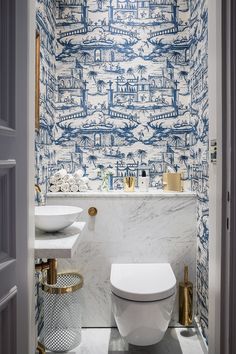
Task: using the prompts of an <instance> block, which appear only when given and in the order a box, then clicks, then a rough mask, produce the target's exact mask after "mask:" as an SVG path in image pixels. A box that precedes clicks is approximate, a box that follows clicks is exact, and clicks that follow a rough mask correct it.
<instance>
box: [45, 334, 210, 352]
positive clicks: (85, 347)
mask: <svg viewBox="0 0 236 354" xmlns="http://www.w3.org/2000/svg"><path fill="white" fill-rule="evenodd" d="M47 353H48V354H49V353H51V352H47ZM69 353H70V354H190V353H191V354H203V351H202V348H201V344H200V342H199V339H198V336H197V334H196V330H195V329H185V328H169V329H168V330H167V332H166V335H165V337H164V339H163V340H162V341H161V342H160V343H158V344H156V345H153V346H149V347H136V346H133V345H128V344H127V343H125V341H124V340H123V339H122V338H121V336H120V334H119V332H118V330H117V329H109V328H106V329H103V328H99V329H97V328H89V329H83V330H82V342H81V344H80V346H79V347H78V348H76V349H74V350H72V351H70V352H69ZM51 354H52V353H51Z"/></svg>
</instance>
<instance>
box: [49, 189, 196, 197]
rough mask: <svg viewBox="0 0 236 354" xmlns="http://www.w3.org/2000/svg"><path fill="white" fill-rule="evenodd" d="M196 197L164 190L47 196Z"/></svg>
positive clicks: (189, 193) (192, 193)
mask: <svg viewBox="0 0 236 354" xmlns="http://www.w3.org/2000/svg"><path fill="white" fill-rule="evenodd" d="M195 196H196V193H195V192H192V191H185V192H164V191H162V190H152V189H150V190H149V192H140V191H138V190H137V191H134V192H124V191H109V192H99V191H88V192H75V193H74V192H69V193H63V192H58V193H51V192H49V193H48V194H47V197H48V198H65V197H69V198H79V197H82V198H91V197H96V198H143V197H145V198H147V197H149V198H158V197H160V198H173V197H174V198H176V197H177V198H182V197H190V198H194V197H195Z"/></svg>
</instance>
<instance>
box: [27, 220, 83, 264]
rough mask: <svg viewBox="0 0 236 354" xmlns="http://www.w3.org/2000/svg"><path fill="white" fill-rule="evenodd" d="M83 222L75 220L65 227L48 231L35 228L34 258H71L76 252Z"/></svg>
mask: <svg viewBox="0 0 236 354" xmlns="http://www.w3.org/2000/svg"><path fill="white" fill-rule="evenodd" d="M84 228H85V222H75V223H74V224H72V225H71V226H69V227H67V228H66V229H64V230H62V231H59V232H54V233H49V232H43V231H40V230H37V229H36V233H35V246H34V254H35V258H72V257H74V256H75V255H76V254H77V251H78V245H79V243H80V242H81V238H82V234H83V230H84Z"/></svg>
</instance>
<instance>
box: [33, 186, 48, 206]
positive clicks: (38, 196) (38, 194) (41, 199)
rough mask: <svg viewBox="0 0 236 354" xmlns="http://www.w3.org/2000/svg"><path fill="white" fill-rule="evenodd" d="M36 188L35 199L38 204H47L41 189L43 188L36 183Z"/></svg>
mask: <svg viewBox="0 0 236 354" xmlns="http://www.w3.org/2000/svg"><path fill="white" fill-rule="evenodd" d="M34 190H35V192H36V197H35V201H36V203H37V204H38V206H41V205H45V204H46V202H45V199H46V198H45V195H43V194H42V190H41V188H40V187H39V185H38V184H35V185H34Z"/></svg>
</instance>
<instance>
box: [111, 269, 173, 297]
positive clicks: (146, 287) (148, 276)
mask: <svg viewBox="0 0 236 354" xmlns="http://www.w3.org/2000/svg"><path fill="white" fill-rule="evenodd" d="M110 282H111V290H112V292H113V293H114V294H115V295H117V296H119V297H121V298H123V299H127V300H133V301H157V300H163V299H165V298H168V297H170V296H171V295H173V294H174V293H175V288H176V278H175V275H174V273H173V270H172V268H171V265H170V264H169V263H154V264H153V263H151V264H143V263H142V264H112V266H111V278H110Z"/></svg>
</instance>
